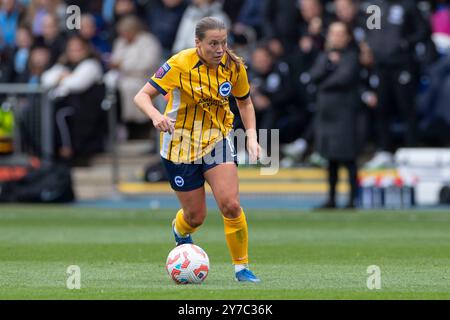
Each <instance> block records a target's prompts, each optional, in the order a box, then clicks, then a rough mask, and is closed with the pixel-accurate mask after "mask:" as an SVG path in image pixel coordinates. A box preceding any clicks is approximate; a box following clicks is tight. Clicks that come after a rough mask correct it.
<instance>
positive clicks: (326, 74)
mask: <svg viewBox="0 0 450 320" xmlns="http://www.w3.org/2000/svg"><path fill="white" fill-rule="evenodd" d="M359 73H360V65H359V59H358V50H357V48H356V46H354V45H353V43H352V35H351V31H350V30H349V29H348V28H347V26H346V25H345V24H344V23H342V22H334V23H332V24H331V25H330V27H329V31H328V36H327V41H326V46H325V52H323V53H321V54H320V55H319V57H318V58H317V60H316V63H315V64H314V66H313V68H312V69H311V78H312V81H313V82H314V83H316V84H317V86H318V91H317V109H316V115H315V139H314V142H315V148H316V150H317V151H318V152H319V153H320V155H321V156H323V157H324V158H326V159H327V160H328V184H329V194H328V199H327V201H326V202H325V203H324V204H323V205H322V206H321V208H336V185H337V181H338V170H339V166H340V165H345V167H346V168H347V170H348V176H349V182H350V195H349V199H348V203H347V205H346V207H347V208H355V206H356V197H357V190H358V185H357V176H358V170H357V163H356V160H357V156H358V151H359V146H358V138H357V135H356V125H357V123H356V122H357V118H356V113H357V111H358V108H359V107H360V97H359V88H358V84H359Z"/></svg>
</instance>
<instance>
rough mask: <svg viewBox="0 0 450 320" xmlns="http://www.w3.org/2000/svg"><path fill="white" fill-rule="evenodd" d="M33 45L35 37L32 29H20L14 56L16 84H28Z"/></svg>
mask: <svg viewBox="0 0 450 320" xmlns="http://www.w3.org/2000/svg"><path fill="white" fill-rule="evenodd" d="M32 45H33V35H32V34H31V31H30V29H27V28H25V27H19V28H18V29H17V35H16V49H15V51H14V56H13V59H14V60H13V61H12V63H13V65H14V69H13V70H14V76H13V81H14V82H26V79H27V78H28V59H29V56H30V50H31V46H32Z"/></svg>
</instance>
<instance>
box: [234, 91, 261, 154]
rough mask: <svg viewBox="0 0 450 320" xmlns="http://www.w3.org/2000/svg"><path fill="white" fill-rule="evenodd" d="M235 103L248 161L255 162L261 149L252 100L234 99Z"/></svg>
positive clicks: (248, 98)
mask: <svg viewBox="0 0 450 320" xmlns="http://www.w3.org/2000/svg"><path fill="white" fill-rule="evenodd" d="M236 103H237V106H238V108H239V113H240V115H241V119H242V122H243V124H244V127H245V132H246V134H247V150H248V153H249V156H250V159H251V160H252V161H256V160H257V159H258V158H259V156H260V153H261V152H260V149H261V147H260V146H259V144H258V138H257V135H256V117H255V108H254V107H253V103H252V99H251V98H250V96H248V97H247V98H245V99H236Z"/></svg>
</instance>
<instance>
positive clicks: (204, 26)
mask: <svg viewBox="0 0 450 320" xmlns="http://www.w3.org/2000/svg"><path fill="white" fill-rule="evenodd" d="M208 30H227V27H226V25H225V23H224V22H223V21H222V20H220V19H218V18H215V17H205V18H203V19H201V20H200V21H199V22H197V24H196V26H195V37H196V38H197V39H199V40H200V41H202V40H203V39H205V36H206V31H208ZM226 54H227V57H226V61H225V68H226V69H230V68H231V63H234V64H235V65H236V70H237V71H239V70H240V67H241V65H243V64H244V60H243V59H242V58H241V57H238V56H237V55H236V54H235V53H234V52H233V50H231V49H229V48H227V49H226Z"/></svg>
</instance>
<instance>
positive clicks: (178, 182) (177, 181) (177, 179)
mask: <svg viewBox="0 0 450 320" xmlns="http://www.w3.org/2000/svg"><path fill="white" fill-rule="evenodd" d="M174 181H175V184H176V185H177V186H179V187H182V186H184V180H183V178H182V177H180V176H176V177H175V179H174Z"/></svg>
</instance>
